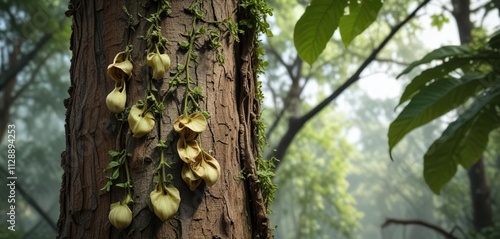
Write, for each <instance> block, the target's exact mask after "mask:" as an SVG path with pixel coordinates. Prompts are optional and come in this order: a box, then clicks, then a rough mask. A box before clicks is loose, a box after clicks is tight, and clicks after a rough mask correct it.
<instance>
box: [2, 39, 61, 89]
mask: <svg viewBox="0 0 500 239" xmlns="http://www.w3.org/2000/svg"><path fill="white" fill-rule="evenodd" d="M51 38H52V34H50V33H45V34H44V35H43V36H42V38H41V39H40V40H39V41H38V43H37V44H36V45H35V47H33V49H31V51H30V52H28V53H26V54H23V55H22V56H21V59H20V60H19V62H17V63H16V64H15V65H14V67H12V68H9V69H8V70H7V71H6V72H1V74H0V91H1V90H3V88H4V87H5V86H6V85H7V84H8V83H9V80H10V79H14V76H15V75H17V73H19V72H20V71H21V70H22V69H23V68H24V67H25V66H26V65H28V62H29V61H30V60H31V59H33V58H34V57H35V56H36V54H37V53H38V52H39V51H40V50H41V49H42V48H43V46H44V45H45V44H46V43H47V42H49V40H50V39H51Z"/></svg>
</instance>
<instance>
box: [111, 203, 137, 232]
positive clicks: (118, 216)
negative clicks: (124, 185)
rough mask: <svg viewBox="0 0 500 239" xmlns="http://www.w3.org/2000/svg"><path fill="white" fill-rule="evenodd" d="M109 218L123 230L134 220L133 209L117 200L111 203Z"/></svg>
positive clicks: (115, 225)
mask: <svg viewBox="0 0 500 239" xmlns="http://www.w3.org/2000/svg"><path fill="white" fill-rule="evenodd" d="M108 219H109V222H111V224H112V225H113V226H114V227H116V228H117V229H118V230H123V229H125V228H127V227H128V226H129V225H130V223H131V222H132V211H131V210H130V208H129V207H128V205H127V204H122V203H121V202H115V203H112V204H111V210H110V211H109V216H108Z"/></svg>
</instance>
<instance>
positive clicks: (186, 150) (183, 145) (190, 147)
mask: <svg viewBox="0 0 500 239" xmlns="http://www.w3.org/2000/svg"><path fill="white" fill-rule="evenodd" d="M177 153H178V154H179V157H180V158H181V159H182V161H184V162H185V163H193V162H195V159H196V157H198V155H199V154H200V153H201V149H200V147H199V146H198V143H197V142H196V140H194V139H193V140H186V139H184V137H182V136H181V137H180V138H179V140H178V141H177Z"/></svg>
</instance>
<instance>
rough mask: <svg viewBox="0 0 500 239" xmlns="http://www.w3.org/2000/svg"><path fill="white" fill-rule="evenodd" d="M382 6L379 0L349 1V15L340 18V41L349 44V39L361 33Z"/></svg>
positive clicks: (372, 20) (373, 19)
mask: <svg viewBox="0 0 500 239" xmlns="http://www.w3.org/2000/svg"><path fill="white" fill-rule="evenodd" d="M380 8H382V1H381V0H364V1H361V2H360V3H359V2H358V1H351V2H350V4H349V15H344V16H343V17H342V18H340V23H339V30H340V35H341V36H342V42H343V43H344V45H345V46H349V44H350V43H351V41H352V40H353V39H354V38H355V37H356V36H358V35H359V34H361V33H362V32H363V31H364V30H366V28H368V26H370V25H371V24H372V23H373V22H374V21H375V19H377V15H378V12H379V11H380Z"/></svg>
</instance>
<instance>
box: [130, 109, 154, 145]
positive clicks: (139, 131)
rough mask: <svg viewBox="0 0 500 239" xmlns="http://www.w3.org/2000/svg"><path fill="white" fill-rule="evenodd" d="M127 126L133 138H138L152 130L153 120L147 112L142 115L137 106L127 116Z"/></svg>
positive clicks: (151, 115) (151, 114)
mask: <svg viewBox="0 0 500 239" xmlns="http://www.w3.org/2000/svg"><path fill="white" fill-rule="evenodd" d="M128 124H129V126H130V130H132V135H133V136H134V138H140V137H142V136H144V135H146V134H147V133H149V131H151V130H152V129H153V127H154V126H155V119H154V116H153V113H151V112H147V113H146V114H144V110H143V109H139V107H137V105H134V106H132V108H131V109H130V113H129V115H128Z"/></svg>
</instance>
